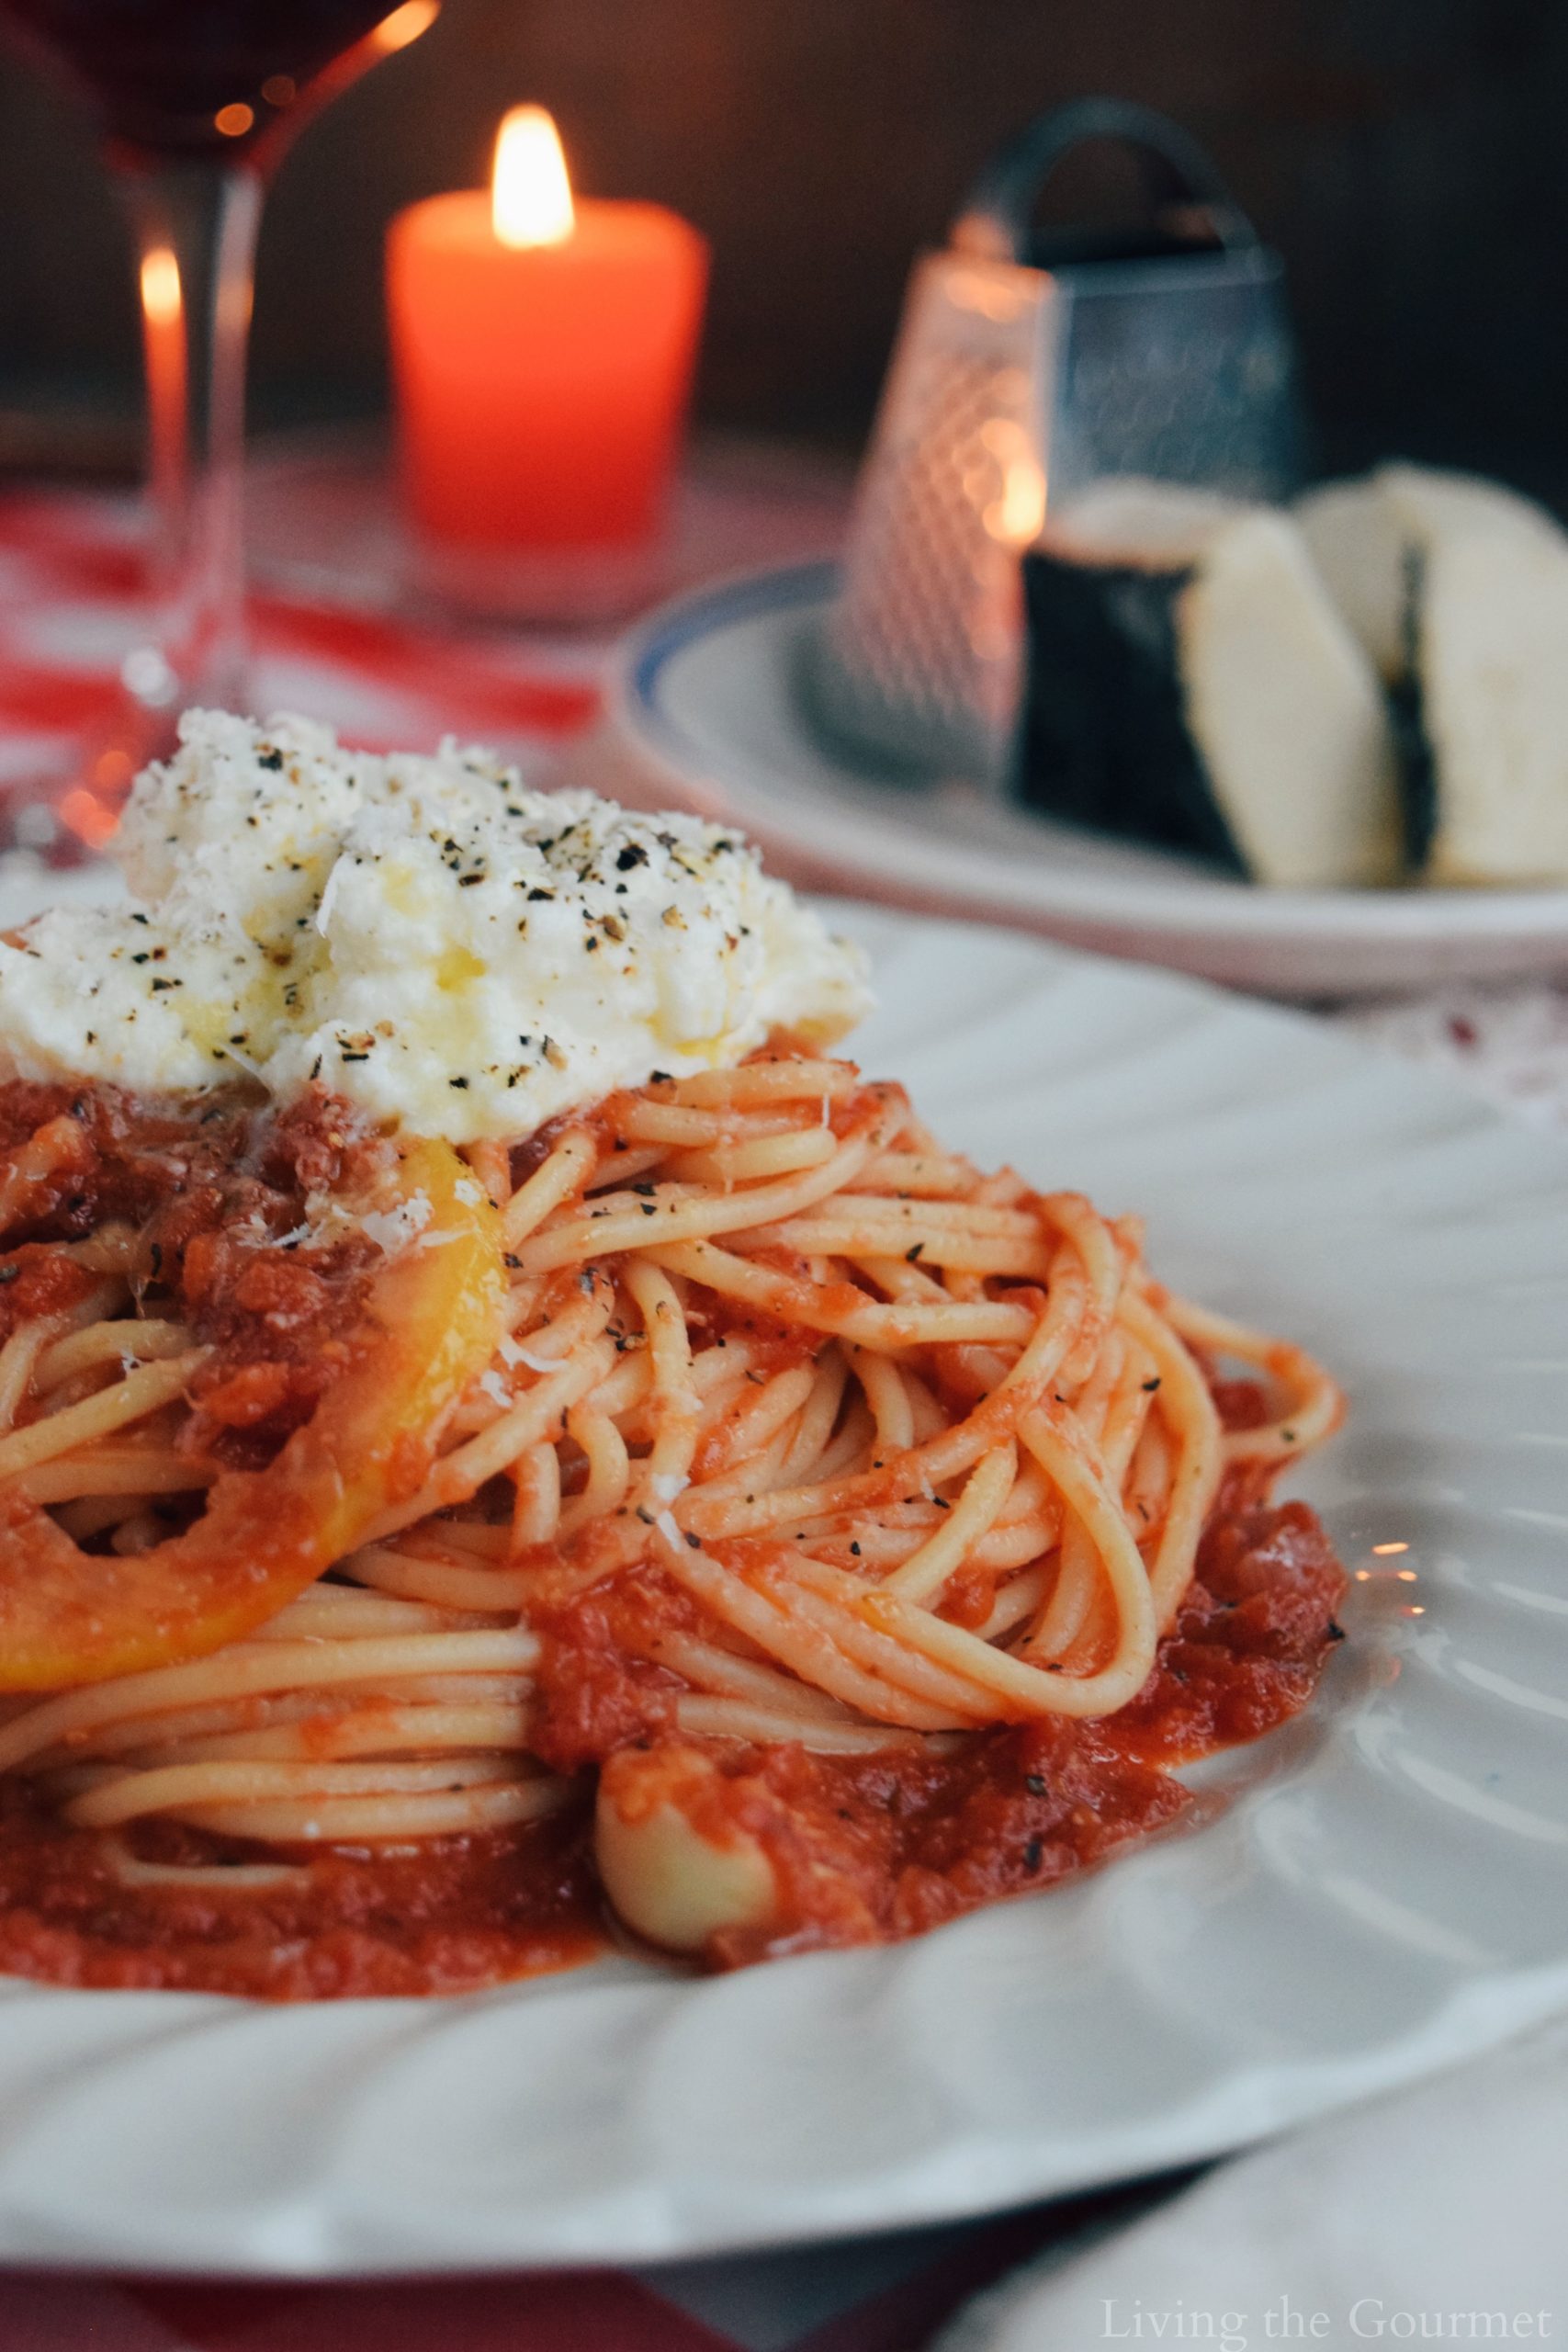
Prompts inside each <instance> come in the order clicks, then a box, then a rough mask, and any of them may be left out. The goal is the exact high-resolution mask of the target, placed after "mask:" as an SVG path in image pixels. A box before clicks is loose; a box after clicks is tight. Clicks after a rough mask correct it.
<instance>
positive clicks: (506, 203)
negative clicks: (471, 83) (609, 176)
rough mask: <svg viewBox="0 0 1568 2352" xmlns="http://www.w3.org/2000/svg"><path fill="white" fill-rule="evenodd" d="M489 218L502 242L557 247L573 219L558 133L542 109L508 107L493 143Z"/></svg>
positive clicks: (570, 230) (563, 157)
mask: <svg viewBox="0 0 1568 2352" xmlns="http://www.w3.org/2000/svg"><path fill="white" fill-rule="evenodd" d="M490 203H491V221H492V222H493V224H494V228H495V233H496V235H497V236H498V237H499V238H500V240H501V242H502V244H503V245H558V244H563V243H565V242H566V240H567V238H568V237H570V234H571V232H572V228H573V226H574V223H575V220H576V215H575V213H574V212H573V210H572V203H571V182H570V180H569V179H568V177H567V173H566V157H565V156H564V155H563V154H562V153H561V143H560V134H559V132H558V130H557V129H556V126H555V123H554V121H553V119H552V118H551V117H550V116H549V115H548V114H547V113H546V111H545V109H544V107H513V108H512V111H511V113H510V114H508V115H507V116H506V117H505V119H503V121H502V126H501V130H500V132H499V134H498V136H497V138H496V142H495V172H494V175H493V177H492V179H491V199H490Z"/></svg>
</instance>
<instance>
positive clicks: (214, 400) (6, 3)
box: [0, 0, 441, 839]
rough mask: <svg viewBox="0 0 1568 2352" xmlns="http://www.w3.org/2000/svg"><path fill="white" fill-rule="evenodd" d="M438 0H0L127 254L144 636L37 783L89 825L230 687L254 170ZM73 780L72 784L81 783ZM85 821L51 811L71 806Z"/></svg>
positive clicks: (238, 647) (30, 825)
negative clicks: (125, 219)
mask: <svg viewBox="0 0 1568 2352" xmlns="http://www.w3.org/2000/svg"><path fill="white" fill-rule="evenodd" d="M440 4H441V0H402V5H401V6H393V5H390V0H0V29H4V30H7V31H9V32H10V33H11V34H12V35H13V36H14V37H15V38H16V39H17V41H18V43H19V44H20V45H21V46H22V47H23V48H24V49H25V50H26V51H28V52H29V53H30V54H31V55H32V56H33V57H35V58H36V59H37V60H38V61H39V62H40V63H44V64H46V65H48V66H50V67H51V68H52V69H53V70H54V71H55V73H56V74H60V75H62V77H63V78H64V79H65V80H66V82H67V83H68V84H69V85H71V86H72V87H73V89H74V90H75V92H76V94H77V95H78V96H80V97H81V98H82V99H83V100H84V101H85V105H86V107H88V109H89V111H90V113H91V115H92V118H93V120H94V122H95V124H96V128H97V130H98V134H99V138H100V141H101V144H102V147H103V152H104V157H105V161H106V163H107V164H108V166H109V168H110V171H111V173H112V175H113V176H114V178H115V180H116V182H117V184H118V187H119V188H120V190H121V192H122V194H123V196H124V197H125V198H126V200H127V204H128V208H129V211H130V220H131V226H132V229H133V232H134V233H135V237H136V243H137V248H138V255H139V262H140V284H141V314H142V342H143V351H144V356H145V360H146V370H147V390H148V413H149V424H150V436H149V437H150V444H151V473H152V492H153V506H154V513H155V517H156V522H157V532H156V538H155V545H154V567H153V568H154V571H155V573H156V575H157V581H158V596H157V602H158V605H159V607H160V612H159V622H158V642H156V643H149V644H148V645H146V646H144V647H141V648H138V649H137V650H135V651H134V652H133V653H132V654H130V656H128V658H127V660H126V662H125V663H124V665H123V671H122V675H123V677H124V681H125V684H126V688H127V697H128V707H127V713H126V723H125V726H124V727H123V728H122V729H118V730H117V731H116V737H115V740H114V741H110V742H108V743H107V744H106V745H105V746H104V748H103V750H102V751H101V752H98V753H96V755H95V758H94V760H93V761H92V762H91V763H90V764H89V772H88V774H87V775H85V776H84V777H82V778H79V779H77V780H75V789H73V791H71V792H70V793H68V794H64V795H63V796H62V793H61V790H60V782H61V780H59V779H55V780H54V788H53V790H52V792H50V791H48V790H46V791H45V792H43V793H41V794H40V793H39V792H35V793H34V794H33V795H32V796H31V805H30V807H29V808H28V810H27V812H26V816H27V819H29V820H32V821H30V822H29V821H26V820H24V817H23V815H22V812H21V811H19V810H18V809H17V808H16V807H13V809H11V811H10V812H9V813H10V819H11V822H10V825H9V827H8V828H5V827H0V831H6V830H8V831H10V833H11V835H12V836H13V837H16V836H17V833H18V832H20V833H21V834H22V836H23V837H28V836H29V835H30V836H31V837H33V838H35V839H42V838H45V837H46V833H47V827H48V825H49V823H50V822H51V817H50V815H49V812H48V809H47V808H46V807H45V805H44V804H45V803H46V802H47V801H49V800H52V801H54V802H56V803H57V804H58V806H59V807H60V809H62V811H63V812H64V813H65V816H66V820H67V823H68V824H74V828H75V831H77V832H78V833H79V834H81V835H83V837H84V838H87V839H91V838H92V836H93V832H94V820H93V817H92V796H96V798H97V801H98V803H99V804H100V820H99V821H98V823H97V827H96V831H97V837H98V838H99V839H101V838H102V837H103V835H104V833H106V832H107V831H108V830H109V829H110V828H111V826H112V822H113V810H114V808H115V807H116V806H117V804H118V799H119V797H121V796H122V794H123V791H124V788H125V786H126V785H127V784H128V783H129V782H130V775H131V774H132V773H133V771H134V768H135V767H136V766H137V765H139V764H140V763H141V760H142V759H143V758H146V757H149V756H152V754H153V753H155V752H158V751H161V750H163V749H165V748H167V743H168V741H169V740H170V738H171V734H172V727H173V721H174V718H175V716H176V715H177V713H178V711H179V710H180V709H181V708H182V707H185V706H186V705H187V704H190V703H192V702H206V703H209V704H220V705H227V706H228V707H235V708H238V707H243V706H244V701H245V685H244V628H243V539H242V533H241V506H240V487H241V476H242V470H243V430H244V370H245V349H246V341H247V331H248V328H249V323H250V310H251V286H252V275H253V265H254V253H255V232H256V226H257V222H258V220H259V219H260V214H261V203H262V197H263V193H264V189H265V178H266V175H267V173H268V172H269V171H270V170H271V168H272V166H273V165H274V164H276V160H277V158H278V156H279V154H280V153H282V150H283V148H284V146H285V145H286V144H287V141H288V137H289V135H290V133H291V132H292V130H294V129H295V128H297V126H298V124H299V121H300V120H302V119H303V118H304V117H305V115H306V114H307V113H309V112H311V111H313V110H314V109H315V107H318V106H320V105H321V104H323V103H324V102H325V101H326V100H327V99H328V98H330V97H333V96H335V95H336V93H337V92H338V91H339V90H341V89H343V88H344V87H345V86H346V85H347V84H348V83H349V82H351V81H353V80H355V79H356V78H357V76H358V75H359V74H361V73H363V72H364V71H365V70H366V69H367V67H368V66H370V65H372V64H374V63H376V62H377V61H378V59H379V58H381V57H385V56H389V55H390V54H391V52H392V51H395V50H398V49H402V48H404V47H406V46H407V44H408V43H409V42H410V41H411V40H416V39H417V38H418V36H419V35H420V34H421V33H422V32H423V31H424V30H425V29H426V28H427V27H428V26H429V25H431V24H432V23H434V19H435V17H436V15H437V14H438V12H439V8H440ZM84 791H85V792H86V794H87V795H88V798H87V800H86V801H84ZM73 808H74V809H76V810H77V814H78V817H83V816H85V821H84V822H77V821H76V820H74V819H73V818H72V816H71V811H72V809H73Z"/></svg>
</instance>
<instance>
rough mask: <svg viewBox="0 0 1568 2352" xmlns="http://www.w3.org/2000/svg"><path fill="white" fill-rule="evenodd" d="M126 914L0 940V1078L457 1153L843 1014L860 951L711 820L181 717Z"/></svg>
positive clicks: (428, 761) (501, 767)
mask: <svg viewBox="0 0 1568 2352" xmlns="http://www.w3.org/2000/svg"><path fill="white" fill-rule="evenodd" d="M115 854H116V855H117V856H118V862H119V864H120V866H121V868H122V870H123V873H124V876H125V881H126V886H127V893H128V895H127V897H126V898H125V899H124V900H123V901H122V902H120V903H118V904H116V905H111V906H107V907H86V906H83V907H70V908H58V909H55V910H52V911H51V912H49V913H46V914H43V915H40V916H39V917H38V918H37V920H36V921H34V922H31V923H29V924H28V926H27V927H26V929H25V930H24V931H23V932H21V933H19V934H14V939H13V944H6V943H0V1074H3V1075H6V1076H10V1077H17V1078H33V1079H53V1078H60V1077H73V1078H75V1077H86V1078H96V1079H103V1080H109V1081H111V1082H113V1083H115V1084H118V1085H121V1086H127V1087H131V1088H134V1089H136V1090H138V1091H148V1092H154V1091H156V1092H162V1091H183V1090H186V1089H189V1088H200V1087H207V1086H211V1085H214V1084H221V1083H223V1082H224V1081H226V1080H231V1079H233V1078H236V1077H238V1076H240V1075H241V1074H242V1073H247V1074H250V1075H252V1076H254V1077H256V1078H259V1079H260V1080H262V1082H263V1083H264V1084H265V1086H266V1087H267V1088H268V1089H269V1091H271V1092H272V1093H274V1094H275V1095H276V1096H277V1097H278V1098H280V1099H284V1100H287V1099H289V1098H291V1097H293V1096H294V1095H296V1094H298V1093H299V1091H301V1090H302V1089H304V1088H305V1087H307V1086H309V1085H310V1084H311V1083H313V1082H319V1083H320V1084H321V1085H322V1086H324V1087H327V1088H330V1089H331V1090H332V1091H334V1092H336V1093H338V1094H342V1095H344V1096H346V1097H347V1098H348V1099H349V1101H351V1102H352V1103H356V1104H357V1105H359V1106H360V1108H362V1109H363V1110H364V1111H365V1112H367V1114H369V1115H370V1116H371V1117H372V1118H373V1119H376V1120H378V1121H380V1122H385V1123H388V1124H391V1125H399V1126H401V1127H403V1128H406V1129H408V1130H410V1131H411V1132H414V1133H418V1134H423V1135H435V1136H446V1137H448V1138H449V1139H450V1140H451V1141H453V1142H455V1143H467V1142H472V1141H475V1140H477V1139H479V1138H480V1137H485V1136H494V1137H504V1136H519V1135H525V1134H527V1133H529V1132H531V1131H532V1130H533V1129H534V1128H536V1127H537V1126H540V1125H543V1124H544V1122H545V1121H547V1120H548V1119H551V1118H555V1117H557V1116H558V1115H559V1114H561V1113H563V1112H566V1111H570V1110H572V1109H575V1108H578V1107H580V1106H581V1105H583V1104H586V1103H592V1102H594V1101H597V1100H598V1099H599V1098H600V1097H601V1096H603V1095H604V1094H607V1093H610V1092H612V1091H614V1090H615V1089H616V1088H619V1087H627V1086H638V1085H642V1084H644V1083H646V1081H647V1080H649V1078H651V1077H652V1076H653V1075H654V1074H655V1073H656V1072H659V1071H663V1072H667V1073H669V1074H670V1075H671V1076H672V1077H681V1076H684V1075H687V1074H689V1073H690V1072H692V1071H694V1070H697V1069H714V1068H723V1067H728V1066H729V1065H732V1064H734V1063H735V1062H738V1061H739V1060H740V1059H742V1058H743V1057H744V1056H745V1055H747V1054H749V1053H750V1052H752V1051H753V1050H754V1049H755V1048H756V1047H757V1046H760V1045H761V1044H762V1043H763V1042H764V1041H765V1040H766V1038H767V1037H768V1035H770V1034H771V1033H772V1032H773V1031H776V1030H787V1031H791V1032H793V1033H795V1035H799V1036H802V1037H804V1038H806V1039H807V1040H808V1041H810V1042H812V1043H817V1044H822V1045H828V1044H831V1043H833V1042H834V1041H836V1040H837V1039H838V1038H839V1037H840V1036H841V1035H843V1034H844V1032H845V1031H846V1030H848V1029H850V1028H851V1027H852V1026H853V1024H854V1023H855V1022H856V1021H858V1020H859V1019H861V1018H862V1016H863V1013H864V1012H865V1011H866V1010H867V1008H868V1004H869V998H868V996H867V992H866V988H865V964H864V958H863V956H862V955H861V953H860V951H859V950H858V949H857V948H855V947H853V946H852V945H851V944H849V943H848V942H847V941H844V940H841V939H838V938H835V937H834V936H833V935H832V934H831V933H829V931H828V929H827V928H826V926H825V925H824V923H823V922H822V921H821V919H820V918H819V917H818V915H817V914H816V913H814V912H813V911H812V910H811V909H809V908H807V907H806V906H804V905H802V903H801V902H800V900H799V899H796V898H795V895H794V893H793V892H792V891H791V890H790V889H789V888H787V887H786V886H785V885H784V883H782V882H779V881H776V880H774V879H773V877H772V876H768V875H765V874H764V873H763V872H762V870H761V864H760V862H759V860H758V857H757V854H756V853H755V851H753V850H752V849H750V847H749V846H748V845H747V843H746V842H744V841H743V840H742V839H741V838H740V837H739V835H738V834H736V833H734V832H731V831H729V830H728V828H726V827H724V826H721V825H714V824H709V823H706V822H705V821H704V820H701V819H698V818H695V817H689V816H677V815H671V816H658V817H648V816H640V815H637V814H634V813H632V812H631V811H629V810H626V809H620V808H618V807H616V806H615V803H614V802H612V801H608V800H602V799H599V798H598V797H596V796H595V795H593V794H592V793H589V792H559V793H542V792H538V791H536V790H534V789H532V788H530V787H529V786H526V785H525V784H524V782H523V780H522V778H521V776H520V775H519V774H518V772H517V770H516V769H515V768H513V767H508V766H507V765H505V764H504V763H502V761H500V760H499V759H497V758H496V757H495V756H494V755H493V754H491V753H490V752H479V751H471V750H465V749H462V748H459V747H458V746H457V744H455V743H451V742H447V743H445V744H443V746H442V748H441V750H440V752H438V753H436V755H435V756H434V758H427V757H421V756H419V755H416V754H414V753H412V752H406V753H405V752H394V753H390V754H388V755H386V756H381V755H378V754H374V753H370V752H355V751H349V750H345V749H344V748H343V747H342V746H340V745H339V743H338V741H337V739H336V737H335V736H334V735H333V732H332V730H331V729H328V728H325V727H321V726H319V725H317V724H315V723H313V722H311V721H310V720H306V719H301V718H276V719H273V720H270V721H268V722H267V723H266V724H265V725H261V724H257V723H255V722H253V721H251V720H249V719H243V718H233V717H231V716H229V715H228V714H226V713H223V712H218V711H200V710H197V711H189V712H187V713H186V716H185V718H183V719H182V721H181V723H180V743H179V750H178V752H176V754H175V757H174V758H173V759H172V760H170V761H169V762H167V763H165V764H162V765H156V766H153V767H151V768H149V769H148V770H147V771H146V772H145V774H144V775H141V776H140V777H139V778H138V780H137V783H136V786H135V787H134V789H133V791H132V793H131V796H130V801H129V803H128V804H127V808H126V810H125V815H124V819H123V820H122V823H121V826H120V830H119V833H118V837H117V840H116V843H115Z"/></svg>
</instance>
